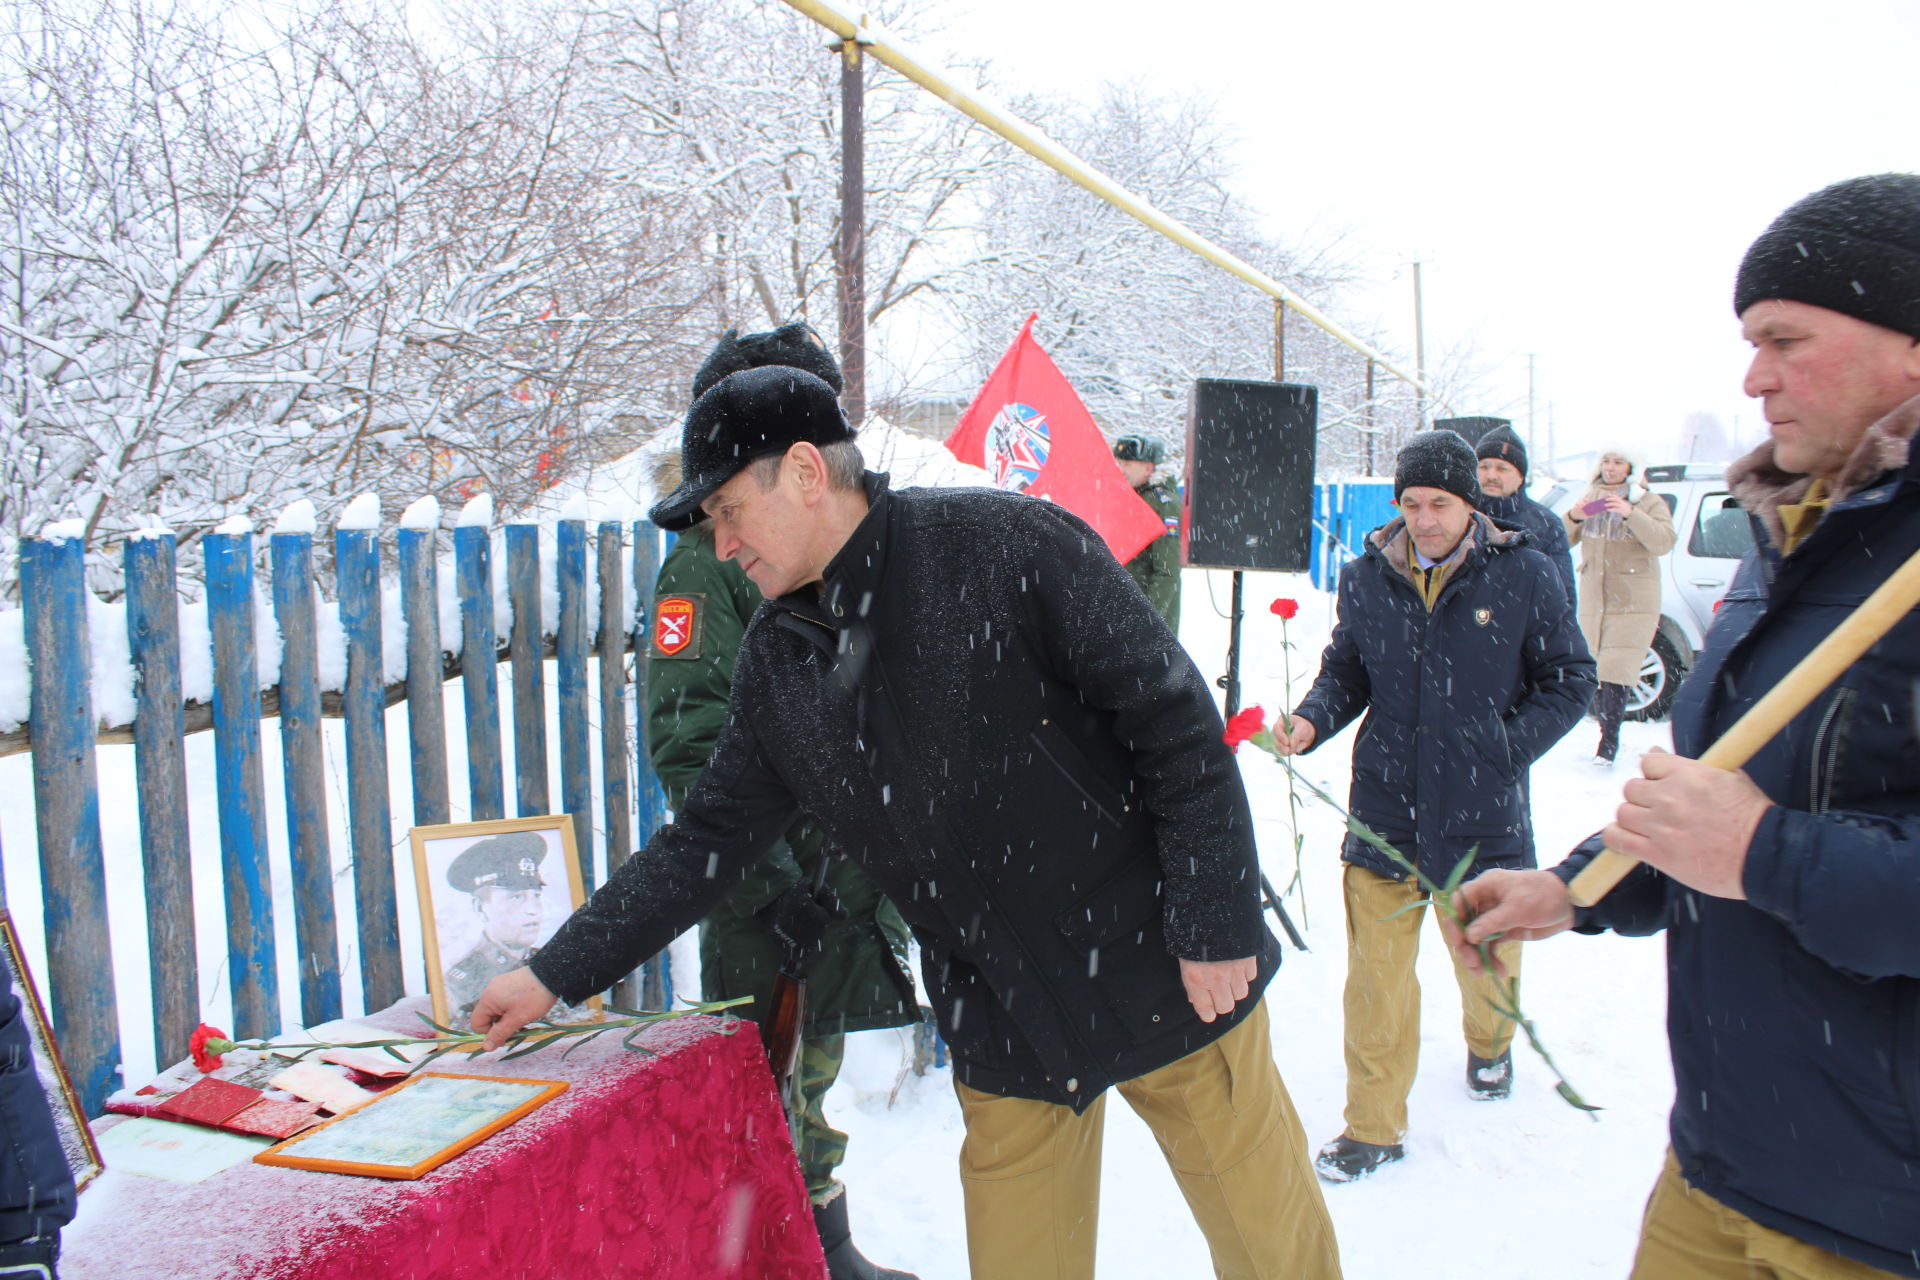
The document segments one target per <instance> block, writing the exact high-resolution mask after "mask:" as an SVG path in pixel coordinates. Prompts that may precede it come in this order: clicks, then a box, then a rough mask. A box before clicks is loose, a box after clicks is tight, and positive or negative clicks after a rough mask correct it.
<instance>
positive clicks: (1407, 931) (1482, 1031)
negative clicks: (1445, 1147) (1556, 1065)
mask: <svg viewBox="0 0 1920 1280" xmlns="http://www.w3.org/2000/svg"><path fill="white" fill-rule="evenodd" d="M1344 884H1345V890H1346V901H1347V989H1346V995H1345V1006H1346V1023H1347V1028H1346V1040H1347V1136H1348V1137H1350V1138H1355V1139H1358V1140H1359V1141H1361V1142H1371V1143H1374V1144H1375V1145H1376V1146H1385V1145H1389V1144H1391V1143H1396V1142H1399V1141H1400V1140H1401V1139H1402V1138H1403V1137H1405V1136H1406V1132H1407V1094H1408V1093H1409V1092H1410V1091H1411V1090H1412V1089H1413V1073H1414V1070H1415V1069H1416V1068H1417V1067H1418V1066H1419V1064H1420V979H1419V978H1418V977H1417V976H1416V975H1415V973H1414V964H1413V962H1414V959H1415V957H1416V956H1418V955H1419V954H1420V922H1421V921H1422V920H1423V919H1425V918H1426V914H1427V907H1426V894H1425V892H1424V891H1422V890H1421V888H1420V886H1419V885H1418V884H1417V883H1415V882H1413V881H1411V880H1408V881H1404V882H1403V881H1399V880H1389V879H1387V878H1386V877H1385V876H1381V875H1375V874H1374V873H1373V872H1371V871H1368V870H1367V869H1366V868H1364V867H1356V866H1353V865H1351V864H1349V865H1348V866H1347V868H1346V875H1345V879H1344ZM1410 904H1418V905H1415V906H1413V909H1412V910H1410V911H1405V912H1404V913H1403V914H1401V915H1394V912H1396V911H1401V909H1402V908H1404V907H1407V906H1409V905H1410ZM1389 917H1391V918H1390V919H1389ZM1495 951H1496V953H1497V954H1498V956H1499V957H1500V960H1501V962H1502V963H1503V964H1505V965H1506V967H1507V972H1508V973H1509V974H1511V975H1513V976H1514V977H1516V978H1517V977H1518V976H1519V974H1520V944H1519V943H1517V942H1506V943H1501V944H1500V945H1499V946H1497V947H1496V948H1495ZM1449 954H1451V953H1449ZM1453 976H1454V978H1455V979H1456V980H1457V981H1458V982H1459V984H1460V1013H1461V1017H1460V1021H1461V1025H1462V1028H1463V1029H1464V1030H1465V1032H1466V1038H1467V1048H1468V1049H1469V1050H1470V1051H1472V1052H1473V1054H1474V1055H1475V1056H1477V1057H1481V1058H1497V1057H1499V1056H1500V1055H1501V1054H1502V1053H1505V1052H1506V1050H1507V1046H1508V1045H1509V1044H1511V1043H1512V1042H1513V1024H1512V1023H1511V1022H1509V1021H1508V1020H1507V1019H1506V1018H1504V1017H1502V1016H1501V1015H1500V1014H1499V1013H1498V1012H1496V1011H1495V1010H1494V1007H1493V1005H1492V1004H1491V1003H1489V1001H1490V1000H1491V998H1492V996H1493V995H1494V991H1495V988H1494V983H1493V980H1492V979H1491V978H1490V977H1485V976H1483V977H1477V978H1476V977H1474V976H1473V975H1472V974H1471V973H1469V972H1467V970H1466V969H1465V968H1463V967H1462V966H1461V964H1460V960H1459V957H1458V956H1455V957H1454V961H1453ZM1463 1067H1464V1064H1463ZM1464 1078H1465V1076H1464V1072H1463V1075H1462V1079H1463V1080H1464Z"/></svg>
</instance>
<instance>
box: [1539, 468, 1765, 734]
mask: <svg viewBox="0 0 1920 1280" xmlns="http://www.w3.org/2000/svg"><path fill="white" fill-rule="evenodd" d="M1726 472H1727V468H1726V464H1725V463H1721V462H1713V463H1702V462H1684V463H1674V464H1670V465H1665V466H1653V467H1648V468H1646V469H1645V471H1644V472H1643V474H1642V479H1644V480H1645V481H1646V482H1647V487H1648V488H1649V489H1651V490H1652V491H1653V492H1654V493H1657V494H1659V495H1660V497H1661V499H1662V500H1664V501H1665V502H1666V504H1667V508H1668V510H1670V511H1671V512H1672V513H1673V525H1674V528H1675V530H1676V531H1677V532H1678V533H1679V535H1680V536H1679V537H1678V539H1676V540H1675V542H1674V547H1673V550H1672V551H1670V552H1668V553H1667V554H1666V555H1664V556H1662V557H1660V628H1659V630H1658V631H1656V632H1655V633H1654V637H1653V645H1652V647H1651V648H1649V649H1648V650H1647V658H1646V661H1645V662H1644V663H1643V664H1642V665H1641V667H1640V680H1639V683H1638V684H1636V685H1635V686H1634V688H1633V689H1632V691H1631V692H1630V693H1629V695H1628V698H1627V719H1629V720H1658V719H1661V718H1662V717H1664V716H1665V715H1666V714H1667V711H1668V710H1669V709H1670V708H1671V707H1672V706H1673V698H1674V695H1675V694H1676V693H1677V692H1679V689H1680V682H1681V681H1682V680H1684V679H1685V678H1686V675H1687V672H1688V671H1690V670H1692V669H1693V661H1694V658H1695V657H1697V656H1698V655H1699V652H1700V646H1701V644H1702V643H1703V642H1704V639H1705V636H1706V634H1707V628H1708V627H1710V626H1712V625H1713V615H1714V611H1715V610H1717V609H1718V608H1719V607H1720V601H1721V599H1722V598H1723V597H1724V596H1725V595H1726V594H1727V587H1728V586H1729V585H1730V584H1731V583H1732V582H1733V571H1734V569H1735V568H1736V567H1737V566H1738V565H1739V563H1740V557H1741V556H1744V555H1745V554H1746V553H1747V551H1748V549H1749V548H1750V547H1752V546H1753V526H1752V525H1751V524H1750V523H1749V521H1748V519H1747V514H1746V512H1744V511H1742V510H1741V509H1740V507H1739V504H1738V503H1736V502H1735V501H1734V499H1733V495H1732V494H1731V493H1730V492H1728V490H1727V483H1726ZM1585 491H1586V486H1585V485H1575V486H1565V485H1556V486H1554V487H1553V488H1552V489H1550V490H1549V491H1548V492H1547V493H1545V494H1544V495H1542V496H1541V497H1540V498H1539V501H1540V502H1541V503H1543V504H1545V505H1546V506H1548V507H1550V508H1552V509H1553V511H1554V513H1555V514H1559V513H1561V512H1564V511H1565V510H1566V509H1567V507H1568V506H1570V505H1572V502H1573V500H1574V499H1575V498H1576V497H1578V496H1579V495H1580V494H1581V493H1583V492H1585ZM1579 554H1580V553H1579V550H1578V549H1577V548H1576V549H1575V551H1574V557H1575V559H1576V561H1577V560H1578V557H1579Z"/></svg>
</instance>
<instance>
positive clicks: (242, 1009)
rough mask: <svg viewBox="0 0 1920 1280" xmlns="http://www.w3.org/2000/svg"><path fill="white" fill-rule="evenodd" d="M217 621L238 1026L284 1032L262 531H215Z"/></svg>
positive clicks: (212, 595)
mask: <svg viewBox="0 0 1920 1280" xmlns="http://www.w3.org/2000/svg"><path fill="white" fill-rule="evenodd" d="M202 545H203V546H204V547H205V548H206V556H207V622H208V625H209V629H210V630H211V631H212V632H213V760H214V783H215V794H216V795H217V796H218V799H219V811H220V869H221V873H222V874H221V879H222V880H223V882H224V888H225V890H226V903H227V974H228V981H229V982H230V984H231V986H232V988H233V1034H234V1035H235V1036H236V1037H238V1038H241V1039H249V1040H250V1039H254V1038H256V1037H259V1036H273V1035H278V1034H280V1029H281V1028H280V973H279V970H278V968H276V967H275V962H274V960H275V957H274V946H273V877H272V874H271V872H270V870H269V868H268V865H267V802H266V782H265V780H264V778H263V777H262V775H261V765H260V661H259V655H258V649H257V646H256V644H255V640H254V608H253V534H252V533H251V532H248V533H209V534H208V535H207V536H206V537H205V538H204V539H203V540H202Z"/></svg>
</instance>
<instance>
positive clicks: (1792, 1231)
mask: <svg viewBox="0 0 1920 1280" xmlns="http://www.w3.org/2000/svg"><path fill="white" fill-rule="evenodd" d="M1916 426H1920V398H1916V399H1914V400H1911V401H1908V402H1907V403H1906V404H1905V405H1903V406H1901V407H1900V408H1899V409H1897V410H1895V411H1894V412H1893V413H1892V414H1890V415H1888V416H1887V417H1886V418H1884V419H1882V420H1881V421H1880V422H1879V423H1878V424H1876V425H1875V426H1874V427H1873V428H1871V429H1870V430H1869V431H1868V433H1867V436H1866V438H1865V439H1864V440H1863V441H1862V443H1861V445H1860V446H1859V448H1858V450H1857V451H1856V452H1855V454H1854V456H1853V458H1852V459H1851V460H1850V461H1849V463H1848V465H1847V467H1846V469H1845V470H1844V472H1843V473H1842V477H1841V479H1840V481H1839V483H1837V484H1836V485H1835V486H1834V489H1833V493H1832V495H1831V497H1832V499H1833V501H1832V505H1831V506H1830V507H1829V509H1828V511H1827V514H1826V516H1825V517H1824V518H1823V519H1822V520H1821V521H1820V523H1819V524H1818V525H1817V526H1816V527H1815V528H1814V530H1813V531H1812V533H1810V534H1808V535H1807V536H1806V538H1805V539H1804V540H1803V541H1801V542H1800V543H1799V544H1798V545H1797V546H1795V547H1794V548H1793V550H1792V551H1791V553H1789V554H1786V555H1782V554H1781V553H1780V551H1779V548H1780V547H1781V546H1782V545H1783V540H1782V537H1781V529H1782V523H1781V520H1780V517H1779V515H1778V508H1779V507H1780V506H1781V505H1782V504H1786V503H1793V502H1798V501H1799V500H1800V499H1801V498H1802V497H1803V496H1804V495H1805V493H1806V491H1807V488H1808V484H1809V482H1808V479H1807V478H1806V477H1804V476H1796V475H1792V474H1790V473H1787V472H1783V471H1780V470H1779V469H1778V468H1776V467H1775V466H1774V465H1773V446H1772V444H1771V443H1769V444H1765V445H1762V446H1761V447H1760V448H1759V449H1757V450H1755V451H1754V452H1753V453H1752V454H1749V455H1748V456H1747V457H1746V458H1743V459H1742V460H1741V461H1739V462H1737V463H1735V464H1734V465H1733V466H1732V467H1731V468H1729V469H1728V472H1727V480H1728V482H1729V485H1730V487H1731V488H1732V489H1733V492H1734V493H1735V495H1736V496H1738V497H1739V499H1740V502H1741V505H1742V506H1743V507H1745V508H1746V509H1747V511H1748V512H1749V513H1751V515H1752V516H1753V518H1754V523H1755V526H1756V533H1757V540H1756V544H1755V547H1754V549H1753V550H1752V551H1751V552H1749V553H1748V555H1747V557H1746V559H1745V560H1744V561H1742V562H1741V565H1740V569H1739V571H1738V573H1737V574H1736V575H1735V577H1734V581H1733V585H1732V587H1731V588H1729V590H1728V592H1727V596H1726V600H1725V602H1724V603H1723V604H1722V605H1721V606H1720V611H1719V614H1718V615H1717V617H1716V618H1715V621H1714V625H1713V629H1712V631H1710V632H1709V633H1708V635H1707V644H1706V649H1705V650H1704V651H1703V652H1702V653H1701V655H1700V660H1699V662H1698V664H1697V665H1696V666H1695V667H1694V669H1693V674H1692V675H1691V676H1689V677H1688V679H1687V682H1686V684H1685V685H1683V686H1682V687H1681V689H1680V694H1679V697H1678V699H1677V701H1676V702H1675V705H1674V715H1673V742H1674V748H1675V750H1677V751H1678V752H1679V753H1680V754H1681V755H1686V756H1698V755H1699V754H1700V753H1701V752H1702V751H1704V750H1705V749H1706V748H1707V747H1708V746H1709V745H1710V744H1711V743H1712V742H1713V741H1714V740H1715V739H1716V738H1718V737H1719V736H1720V735H1721V734H1723V733H1725V732H1726V730H1727V729H1728V728H1729V727H1731V726H1732V724H1733V723H1734V721H1735V720H1737V719H1739V717H1740V716H1741V715H1742V714H1743V713H1744V712H1745V711H1746V710H1747V709H1748V708H1749V707H1750V706H1752V705H1753V703H1754V702H1756V701H1757V700H1758V699H1759V698H1760V697H1761V696H1762V695H1764V694H1765V693H1766V692H1767V691H1768V690H1769V689H1771V688H1773V687H1774V685H1776V684H1778V683H1779V681H1780V679H1781V677H1782V676H1784V675H1785V674H1786V673H1787V672H1788V671H1789V670H1791V669H1792V667H1793V666H1794V664H1796V663H1797V662H1799V660H1800V659H1801V658H1802V657H1804V656H1805V655H1806V653H1807V652H1808V650H1810V649H1812V648H1813V647H1814V646H1815V645H1816V644H1818V643H1819V642H1820V641H1821V640H1822V639H1823V638H1825V636H1826V635H1827V634H1828V633H1829V632H1830V631H1832V630H1833V628H1834V626H1835V625H1836V624H1837V623H1839V622H1840V620H1841V619H1843V618H1844V617H1846V616H1847V614H1848V613H1849V612H1851V611H1852V610H1853V609H1854V608H1855V607H1857V606H1858V605H1859V604H1860V603H1861V601H1863V600H1864V599H1865V598H1866V597H1867V595H1868V594H1869V593H1870V592H1872V591H1873V589H1874V588H1875V587H1877V586H1879V585H1880V584H1881V583H1882V582H1884V581H1885V580H1886V579H1887V577H1888V576H1889V575H1890V574H1891V573H1892V572H1893V570H1894V569H1896V568H1898V567H1899V566H1900V565H1901V564H1902V563H1904V562H1905V561H1906V560H1907V558H1908V557H1910V556H1912V555H1913V554H1914V553H1915V552H1916V551H1920V460H1916V459H1914V458H1912V457H1911V456H1910V449H1909V446H1910V442H1911V440H1912V438H1913V435H1914V431H1915V428H1916ZM1916 681H1920V612H1915V613H1910V614H1908V615H1907V616H1906V617H1905V618H1903V619H1902V620H1901V621H1900V622H1899V623H1898V624H1897V625H1896V626H1895V627H1894V629H1893V630H1892V631H1891V632H1889V633H1888V635H1887V637H1886V638H1885V639H1883V640H1882V641H1880V643H1879V644H1877V645H1875V646H1874V647H1873V648H1872V649H1870V650H1868V652H1867V654H1866V655H1865V656H1864V657H1863V658H1861V659H1860V660H1859V661H1858V662H1856V663H1854V665H1853V666H1851V667H1849V668H1848V669H1847V670H1846V672H1845V673H1844V674H1843V675H1842V676H1841V677H1840V678H1839V679H1838V680H1837V681H1835V682H1834V684H1833V685H1832V686H1831V687H1830V688H1828V689H1827V690H1826V691H1825V692H1824V693H1823V694H1822V695H1821V696H1820V697H1818V698H1816V699H1815V700H1814V702H1813V704H1812V705H1811V706H1809V707H1808V708H1807V709H1806V710H1805V711H1803V712H1802V713H1801V714H1800V715H1799V716H1797V717H1796V718H1795V719H1794V720H1793V722H1792V723H1791V724H1789V725H1788V726H1787V728H1786V729H1785V730H1784V731H1782V732H1781V733H1780V734H1778V735H1776V736H1775V737H1774V738H1773V739H1772V740H1771V741H1770V742H1768V743H1767V745H1766V746H1765V747H1763V748H1761V750H1760V751H1759V752H1758V753H1757V754H1756V755H1755V756H1754V757H1753V759H1752V760H1750V761H1749V762H1748V763H1747V766H1746V772H1747V774H1748V776H1750V777H1751V778H1752V779H1753V780H1754V782H1755V783H1756V784H1757V785H1758V786H1759V787H1760V789H1761V790H1762V791H1764V792H1765V793H1766V794H1767V796H1768V798H1770V799H1771V800H1772V801H1773V802H1774V807H1773V808H1771V809H1769V810H1768V811H1767V813H1766V816H1765V817H1764V818H1763V819H1762V820H1761V822H1760V826H1759V828H1758V830H1756V831H1755V832H1754V836H1753V840H1752V842H1751V843H1750V844H1749V845H1748V848H1747V861H1746V867H1745V870H1744V873H1743V878H1742V884H1743V887H1744V889H1745V890H1746V894H1747V900H1746V901H1745V902H1740V901H1735V900H1733V899H1729V898H1715V897H1709V896H1707V895H1705V894H1702V893H1697V892H1694V891H1693V890H1691V889H1688V888H1686V887H1685V886H1684V885H1681V884H1680V883H1679V882H1678V881H1674V880H1669V879H1668V878H1667V877H1665V876H1663V875H1660V874H1659V873H1657V872H1655V871H1653V870H1651V869H1650V868H1648V867H1645V866H1641V867H1639V868H1637V869H1636V870H1635V871H1634V872H1633V873H1632V875H1630V876H1629V877H1628V878H1627V879H1626V880H1624V881H1622V882H1621V884H1620V886H1619V887H1618V888H1616V889H1615V890H1614V891H1613V892H1612V893H1611V894H1609V895H1608V896H1607V897H1606V898H1604V899H1602V900H1601V901H1600V903H1599V905H1598V906H1596V907H1595V908H1593V909H1592V910H1591V911H1585V912H1582V913H1581V918H1580V924H1579V927H1580V928H1581V929H1583V930H1585V931H1587V932H1597V931H1598V930H1599V929H1602V928H1612V929H1616V930H1618V931H1619V932H1621V933H1640V934H1644V933H1652V932H1654V931H1656V930H1658V929H1662V928H1664V929H1666V931H1667V971H1668V982H1667V986H1668V1010H1667V1030H1668V1036H1669V1038H1670V1039H1671V1041H1672V1045H1673V1074H1674V1086H1675V1099H1674V1106H1673V1117H1672V1124H1671V1132H1672V1137H1673V1149H1674V1154H1675V1157H1676V1158H1677V1159H1678V1161H1679V1164H1680V1170H1681V1173H1682V1174H1683V1175H1684V1176H1685V1177H1686V1179H1687V1181H1688V1182H1689V1183H1690V1184H1691V1185H1693V1186H1694V1187H1697V1188H1699V1189H1700V1190H1702V1191H1704V1192H1706V1193H1707V1194H1708V1195H1710V1196H1713V1197H1714V1198H1715V1199H1717V1200H1719V1201H1721V1202H1722V1203H1724V1204H1727V1205H1730V1206H1732V1207H1733V1208H1734V1209H1737V1210H1739V1211H1740V1212H1741V1213H1744V1214H1746V1215H1747V1216H1748V1217H1751V1218H1753V1219H1754V1220H1755V1221H1757V1222H1760V1223H1761V1224H1763V1225H1765V1226H1768V1227H1772V1228H1774V1229H1775V1230H1778V1231H1783V1232H1785V1233H1787V1234H1788V1235H1790V1236H1793V1237H1795V1238H1797V1239H1800V1240H1804V1241H1806V1242H1807V1243H1809V1244H1813V1245H1815V1246H1817V1247H1819V1248H1822V1249H1827V1250H1830V1251H1832V1252H1834V1253H1838V1254H1840V1255H1842V1256H1844V1257H1848V1258H1854V1259H1857V1260H1859V1261H1861V1262H1865V1263H1868V1264H1870V1265H1872V1266H1875V1267H1879V1268H1881V1269H1882V1270H1886V1271H1890V1272H1892V1273H1894V1274H1895V1275H1902V1276H1915V1277H1920V768H1916V765H1915V761H1916V760H1920V738H1917V737H1916V725H1915V713H1916V706H1915V693H1916ZM1598 845H1599V841H1598V839H1597V838H1595V839H1593V840H1590V841H1588V842H1587V843H1586V844H1584V845H1582V846H1581V847H1580V849H1578V850H1576V851H1575V853H1574V855H1573V856H1572V857H1571V858H1569V859H1568V860H1567V861H1566V862H1565V863H1563V864H1561V865H1560V866H1559V867H1556V868H1555V869H1554V870H1555V873H1556V874H1558V875H1561V876H1562V877H1563V878H1571V876H1572V875H1573V874H1574V873H1576V872H1577V871H1578V870H1579V868H1580V867H1582V866H1584V865H1585V864H1586V863H1587V861H1589V860H1590V859H1591V858H1592V856H1593V854H1594V853H1595V852H1597V850H1598Z"/></svg>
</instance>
